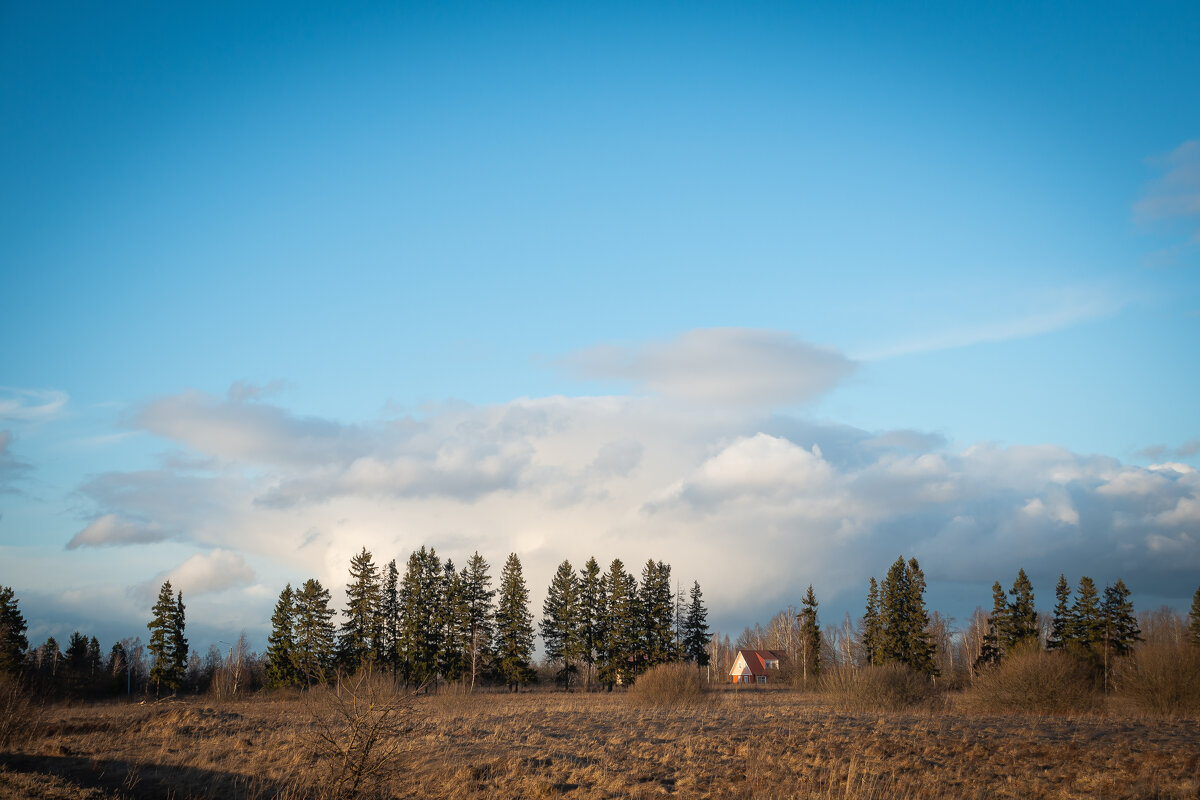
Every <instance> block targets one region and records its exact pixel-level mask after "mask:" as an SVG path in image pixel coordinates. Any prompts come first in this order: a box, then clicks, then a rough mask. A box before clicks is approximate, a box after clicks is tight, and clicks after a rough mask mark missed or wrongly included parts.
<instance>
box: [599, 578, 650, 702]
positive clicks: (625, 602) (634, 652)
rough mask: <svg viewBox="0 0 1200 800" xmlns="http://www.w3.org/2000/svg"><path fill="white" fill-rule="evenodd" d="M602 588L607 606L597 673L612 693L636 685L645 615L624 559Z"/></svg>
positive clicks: (634, 582)
mask: <svg viewBox="0 0 1200 800" xmlns="http://www.w3.org/2000/svg"><path fill="white" fill-rule="evenodd" d="M602 586H603V591H604V596H605V600H606V603H605V614H604V623H603V625H602V637H603V640H602V644H601V647H600V658H599V661H598V665H599V669H598V670H597V673H598V677H599V678H600V682H601V683H603V684H604V685H605V686H607V687H608V688H609V689H610V690H611V689H612V687H613V686H615V685H617V684H618V683H620V684H624V685H628V684H630V683H632V681H633V677H634V674H635V673H634V668H635V665H636V663H637V657H638V654H639V652H640V649H641V641H640V637H639V636H638V628H639V620H640V618H641V612H640V610H639V609H638V596H637V595H638V592H637V580H636V579H635V578H634V577H633V576H632V575H630V574H629V573H628V572H626V571H625V565H624V564H623V563H622V562H621V559H619V558H614V559H613V561H612V563H611V564H610V565H609V567H608V572H606V573H605V574H604V578H603V579H602Z"/></svg>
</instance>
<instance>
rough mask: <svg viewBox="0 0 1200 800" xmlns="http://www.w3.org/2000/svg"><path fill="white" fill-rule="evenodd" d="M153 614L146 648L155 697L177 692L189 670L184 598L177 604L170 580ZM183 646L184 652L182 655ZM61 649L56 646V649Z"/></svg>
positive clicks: (152, 610) (159, 596)
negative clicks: (163, 689)
mask: <svg viewBox="0 0 1200 800" xmlns="http://www.w3.org/2000/svg"><path fill="white" fill-rule="evenodd" d="M151 614H153V618H152V619H151V620H150V622H149V623H147V624H146V627H147V628H149V629H150V642H149V644H147V646H146V649H147V650H149V651H150V658H151V664H150V681H151V682H152V683H153V684H154V693H155V694H158V693H159V691H160V690H161V689H162V688H163V687H166V688H168V689H171V690H172V691H174V690H176V689H178V688H179V686H180V685H181V683H182V682H183V673H184V669H185V668H186V667H187V640H186V639H184V638H183V627H184V621H183V595H182V594H180V595H179V599H178V602H177V601H176V598H175V597H174V596H173V595H172V592H171V582H170V581H165V582H164V583H163V585H162V586H161V587H160V588H159V590H158V599H157V600H156V601H155V603H154V608H152V609H151ZM181 644H182V653H180V652H179V650H180V645H181ZM57 648H58V645H57V643H56V644H55V650H57ZM181 655H182V658H180V656H181Z"/></svg>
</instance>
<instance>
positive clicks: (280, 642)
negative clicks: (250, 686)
mask: <svg viewBox="0 0 1200 800" xmlns="http://www.w3.org/2000/svg"><path fill="white" fill-rule="evenodd" d="M294 606H295V603H294V601H293V597H292V585H291V584H290V583H289V584H288V585H287V586H284V587H283V591H282V592H280V593H279V600H278V601H276V603H275V613H274V614H272V615H271V635H270V636H269V637H267V686H269V687H271V688H274V689H278V688H282V687H284V686H293V685H298V684H299V683H300V675H299V672H298V670H297V669H296V638H295V634H294V632H293V628H294V627H295V619H294V617H295V613H296V612H295V607H294Z"/></svg>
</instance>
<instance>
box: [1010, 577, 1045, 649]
mask: <svg viewBox="0 0 1200 800" xmlns="http://www.w3.org/2000/svg"><path fill="white" fill-rule="evenodd" d="M1009 594H1010V595H1012V598H1013V599H1012V602H1011V603H1010V604H1009V606H1008V619H1007V623H1008V624H1007V629H1006V630H1005V631H1004V649H1005V651H1011V650H1012V649H1013V648H1014V647H1017V646H1019V645H1024V644H1027V643H1029V642H1033V643H1036V642H1037V636H1038V624H1037V608H1036V607H1035V606H1034V600H1033V584H1032V583H1031V582H1030V581H1029V577H1028V576H1027V575H1026V574H1025V570H1024V569H1021V570H1019V571H1018V572H1017V579H1016V580H1015V581H1013V585H1012V589H1011V590H1010V591H1009Z"/></svg>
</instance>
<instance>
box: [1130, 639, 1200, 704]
mask: <svg viewBox="0 0 1200 800" xmlns="http://www.w3.org/2000/svg"><path fill="white" fill-rule="evenodd" d="M1115 688H1116V690H1117V693H1118V694H1120V695H1122V696H1124V697H1126V698H1128V699H1129V700H1130V701H1132V702H1133V704H1134V705H1135V706H1137V707H1138V708H1139V709H1141V710H1142V711H1147V712H1150V713H1152V714H1165V715H1172V714H1190V713H1195V712H1196V711H1200V647H1194V646H1191V645H1187V644H1183V645H1174V644H1153V645H1146V646H1145V647H1140V648H1138V649H1137V650H1136V651H1135V652H1134V653H1133V655H1132V656H1130V657H1128V658H1126V659H1124V660H1123V661H1122V663H1121V664H1120V666H1119V667H1118V668H1117V670H1116V686H1115Z"/></svg>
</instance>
